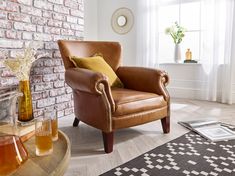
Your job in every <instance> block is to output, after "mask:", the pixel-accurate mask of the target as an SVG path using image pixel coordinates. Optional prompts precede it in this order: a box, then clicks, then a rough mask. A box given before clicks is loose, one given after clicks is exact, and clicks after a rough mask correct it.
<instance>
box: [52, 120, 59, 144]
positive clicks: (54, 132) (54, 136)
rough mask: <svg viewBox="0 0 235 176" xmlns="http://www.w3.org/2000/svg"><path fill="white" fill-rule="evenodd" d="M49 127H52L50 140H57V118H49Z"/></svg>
mask: <svg viewBox="0 0 235 176" xmlns="http://www.w3.org/2000/svg"><path fill="white" fill-rule="evenodd" d="M51 128H52V140H53V141H57V139H58V119H57V118H54V119H52V120H51Z"/></svg>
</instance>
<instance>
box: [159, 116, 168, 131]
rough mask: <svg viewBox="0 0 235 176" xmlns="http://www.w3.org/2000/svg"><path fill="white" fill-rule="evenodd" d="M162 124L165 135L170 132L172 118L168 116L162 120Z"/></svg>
mask: <svg viewBox="0 0 235 176" xmlns="http://www.w3.org/2000/svg"><path fill="white" fill-rule="evenodd" d="M161 122H162V129H163V132H164V133H169V132H170V116H166V117H165V118H163V119H161Z"/></svg>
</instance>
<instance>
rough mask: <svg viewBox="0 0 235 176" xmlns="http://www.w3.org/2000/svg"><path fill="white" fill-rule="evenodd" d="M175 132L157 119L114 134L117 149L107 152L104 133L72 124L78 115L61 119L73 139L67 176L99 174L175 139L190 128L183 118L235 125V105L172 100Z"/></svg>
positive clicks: (60, 123) (65, 129)
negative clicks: (183, 122) (162, 125)
mask: <svg viewBox="0 0 235 176" xmlns="http://www.w3.org/2000/svg"><path fill="white" fill-rule="evenodd" d="M171 102H172V103H171V132H170V133H169V134H163V132H162V127H161V121H160V120H158V121H155V122H151V123H148V124H144V125H140V126H137V127H133V128H128V129H123V130H119V131H116V132H115V133H114V151H113V152H112V153H110V154H105V153H104V151H103V141H102V133H101V132H100V131H99V130H97V129H95V128H92V127H89V126H87V125H86V124H84V123H82V122H80V124H79V126H78V127H72V124H73V120H74V117H73V116H69V117H63V118H60V119H59V128H60V129H61V130H62V131H64V132H65V133H66V134H67V135H68V137H69V138H70V140H71V160H70V164H69V167H68V169H67V172H66V174H65V175H66V176H78V175H79V176H96V175H99V174H101V173H103V172H106V171H108V170H110V169H112V168H114V167H116V166H118V165H120V164H122V163H125V162H127V161H129V160H131V159H133V158H135V157H137V156H138V155H140V154H142V153H144V152H147V151H149V150H151V149H153V148H155V147H157V146H159V145H162V144H164V143H166V142H168V141H170V140H172V139H175V138H177V137H179V136H181V135H183V134H185V133H186V132H188V130H187V129H185V128H184V127H182V126H180V125H178V124H177V122H178V121H180V120H194V119H213V120H219V121H223V122H226V123H231V124H234V125H235V120H234V119H235V105H226V104H220V103H215V102H208V101H197V100H186V99H173V100H171Z"/></svg>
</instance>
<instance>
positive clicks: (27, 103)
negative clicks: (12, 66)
mask: <svg viewBox="0 0 235 176" xmlns="http://www.w3.org/2000/svg"><path fill="white" fill-rule="evenodd" d="M19 91H20V92H22V93H23V96H22V97H19V103H18V111H19V115H18V120H19V121H22V122H27V121H30V120H32V119H33V105H32V95H31V91H30V84H29V80H24V81H20V83H19Z"/></svg>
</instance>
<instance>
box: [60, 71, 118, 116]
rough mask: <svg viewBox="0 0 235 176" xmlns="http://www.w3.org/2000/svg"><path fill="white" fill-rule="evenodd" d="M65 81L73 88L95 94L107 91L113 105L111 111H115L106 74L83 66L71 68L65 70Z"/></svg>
mask: <svg viewBox="0 0 235 176" xmlns="http://www.w3.org/2000/svg"><path fill="white" fill-rule="evenodd" d="M65 82H66V83H67V84H68V85H69V86H70V87H71V88H72V89H73V90H78V91H82V92H87V93H90V94H94V95H101V94H103V93H105V94H106V96H107V99H108V101H109V104H110V106H111V107H110V108H111V111H112V112H113V111H114V107H115V104H114V100H113V97H112V94H111V90H110V86H109V84H108V81H107V77H106V76H105V75H103V74H101V73H99V72H94V71H91V70H88V69H83V68H69V69H67V70H66V71H65Z"/></svg>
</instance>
